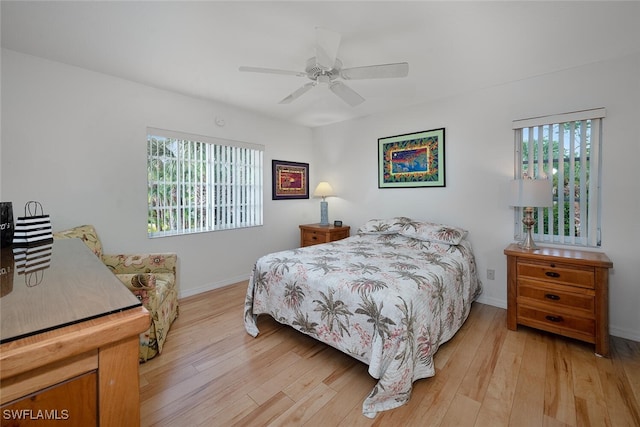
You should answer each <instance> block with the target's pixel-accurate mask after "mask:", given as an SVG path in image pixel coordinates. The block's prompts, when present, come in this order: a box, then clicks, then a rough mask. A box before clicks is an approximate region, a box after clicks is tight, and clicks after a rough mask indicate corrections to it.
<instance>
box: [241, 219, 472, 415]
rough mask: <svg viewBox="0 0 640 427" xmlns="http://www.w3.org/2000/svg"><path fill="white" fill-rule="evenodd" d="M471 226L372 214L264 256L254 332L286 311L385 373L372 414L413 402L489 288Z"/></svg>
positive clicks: (250, 314) (251, 314)
mask: <svg viewBox="0 0 640 427" xmlns="http://www.w3.org/2000/svg"><path fill="white" fill-rule="evenodd" d="M466 234H467V233H466V231H465V230H462V229H460V228H457V227H452V226H447V225H442V224H434V223H431V222H426V221H416V220H412V219H410V218H405V217H395V218H390V219H383V220H379V219H376V220H370V221H367V223H365V224H364V225H363V226H362V227H360V229H359V230H358V232H357V235H354V236H351V237H348V238H346V239H343V240H339V241H336V242H331V243H324V244H320V245H315V246H309V247H304V248H299V249H293V250H288V251H282V252H276V253H272V254H269V255H265V256H263V257H261V258H259V259H258V260H257V262H256V264H255V266H254V268H253V271H252V274H251V277H250V279H249V285H248V288H247V295H246V299H245V308H244V322H245V328H246V330H247V332H248V333H249V334H250V335H252V336H254V337H257V336H258V333H259V330H258V324H257V319H258V316H259V315H260V314H268V315H270V316H272V317H273V318H274V319H275V320H276V321H278V322H280V323H283V324H286V325H289V326H291V327H293V328H295V329H297V330H298V331H300V332H302V333H304V334H307V335H309V336H311V337H313V338H315V339H317V340H319V341H322V342H324V343H326V344H328V345H330V346H333V347H335V348H337V349H338V350H340V351H342V352H344V353H346V354H348V355H350V356H352V357H354V358H356V359H358V360H360V361H362V362H364V363H366V364H367V365H368V366H369V368H368V371H369V374H370V375H371V376H372V377H374V378H375V379H377V380H378V382H377V384H376V385H375V387H374V388H373V390H371V392H370V393H369V395H368V396H367V397H366V398H365V399H364V402H363V406H362V412H363V414H364V415H365V416H367V417H369V418H373V417H375V415H376V414H377V413H378V412H380V411H385V410H389V409H393V408H396V407H398V406H400V405H403V404H405V403H406V402H408V401H409V399H410V397H411V389H412V384H413V382H414V381H416V380H418V379H421V378H428V377H431V376H433V375H434V374H435V368H434V363H433V355H434V354H435V353H436V351H437V350H438V347H439V346H440V345H441V344H443V343H444V342H446V341H448V340H449V339H451V338H452V337H453V335H454V334H455V333H456V332H457V331H458V330H459V329H460V327H461V326H462V324H463V323H464V321H465V320H466V318H467V316H468V314H469V311H470V309H471V303H472V302H473V301H474V300H475V299H476V298H477V297H478V295H479V294H480V292H481V283H480V281H479V279H478V275H477V269H476V265H475V260H474V255H473V252H472V248H471V245H470V243H469V241H468V240H466V238H465V237H466Z"/></svg>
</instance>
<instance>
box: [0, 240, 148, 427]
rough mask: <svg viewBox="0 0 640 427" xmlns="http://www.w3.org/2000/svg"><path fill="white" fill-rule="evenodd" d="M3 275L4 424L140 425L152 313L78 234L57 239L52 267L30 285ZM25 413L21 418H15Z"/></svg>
mask: <svg viewBox="0 0 640 427" xmlns="http://www.w3.org/2000/svg"><path fill="white" fill-rule="evenodd" d="M6 258H7V257H6V254H5V252H3V261H2V264H3V265H2V267H3V268H4V271H7V270H8V269H9V268H11V269H13V270H14V274H13V283H11V284H10V286H9V285H8V283H7V280H6V279H7V278H6V277H5V278H4V279H3V293H2V298H0V310H1V316H2V319H1V320H2V324H1V331H2V334H1V340H2V344H1V345H0V404H1V406H2V411H1V412H0V414H1V415H0V418H1V421H2V425H3V426H4V425H21V426H26V425H42V424H43V421H42V418H40V419H34V418H35V417H38V416H40V417H45V418H48V419H50V420H56V421H55V423H56V425H77V426H90V425H100V426H123V425H127V426H137V425H139V424H140V404H139V402H140V395H139V377H138V345H139V338H138V335H139V334H140V333H141V332H143V331H145V330H146V329H147V328H148V327H149V313H148V312H147V310H146V309H145V308H144V307H142V305H141V304H140V302H139V301H138V299H137V298H135V296H133V294H131V293H130V292H129V291H128V290H127V289H126V288H125V287H124V286H123V285H122V284H121V283H120V281H119V280H118V279H117V278H116V277H115V276H114V275H113V274H112V273H111V272H110V271H109V269H108V268H107V267H106V266H105V265H104V264H102V262H101V261H100V260H99V259H98V258H97V257H95V256H94V255H93V253H91V251H90V250H89V249H88V248H87V247H86V246H85V245H84V244H83V243H82V242H81V241H80V240H78V239H70V240H60V241H56V242H55V243H54V246H53V251H52V255H51V262H50V266H49V267H48V268H46V269H44V270H41V271H40V274H41V280H39V281H37V283H36V282H31V285H30V286H28V285H27V283H29V282H28V280H26V279H27V275H25V274H19V273H18V271H17V269H15V264H14V265H13V266H12V265H10V264H8V263H7V261H6ZM18 416H21V417H22V419H21V420H19V421H18V420H17V417H18Z"/></svg>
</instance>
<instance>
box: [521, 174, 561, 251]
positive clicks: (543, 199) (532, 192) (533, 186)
mask: <svg viewBox="0 0 640 427" xmlns="http://www.w3.org/2000/svg"><path fill="white" fill-rule="evenodd" d="M511 206H514V207H522V208H524V218H523V219H522V223H523V224H524V225H525V227H527V232H526V235H525V237H524V239H523V240H522V242H520V244H519V246H520V247H521V248H522V249H527V250H534V249H537V248H538V246H537V245H536V244H535V242H534V241H533V236H532V235H531V229H532V228H533V226H534V225H535V224H536V220H535V218H534V217H533V209H534V208H541V207H550V206H553V197H552V192H551V180H549V179H515V180H513V181H511Z"/></svg>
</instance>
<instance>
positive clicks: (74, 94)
mask: <svg viewBox="0 0 640 427" xmlns="http://www.w3.org/2000/svg"><path fill="white" fill-rule="evenodd" d="M607 3H608V2H607ZM2 7H3V10H2V19H3V37H2V43H3V50H2V88H1V89H2V94H1V95H2V158H1V162H2V163H1V164H2V172H1V179H2V182H1V191H2V200H12V201H13V203H14V209H19V207H20V206H22V205H23V204H24V203H25V202H26V201H27V200H31V199H36V200H39V201H41V202H42V203H43V205H44V206H45V208H46V210H47V212H48V213H49V214H51V216H52V218H53V225H54V228H55V229H64V228H68V227H72V226H75V225H78V224H84V223H88V222H90V223H92V224H94V225H95V226H96V228H97V229H98V230H99V232H100V233H101V235H102V236H104V237H103V240H104V245H105V250H106V251H108V252H116V251H122V252H129V251H147V252H148V251H175V252H177V253H178V254H179V259H180V261H179V262H180V264H179V274H180V276H179V287H180V294H181V297H188V296H192V295H197V294H198V293H200V292H204V291H207V290H210V289H214V288H218V287H222V286H225V285H229V284H233V283H237V282H240V281H243V280H246V278H247V277H248V274H249V272H250V269H251V267H252V265H253V263H254V262H255V260H256V259H257V258H258V257H259V256H262V255H263V254H266V253H270V252H274V251H277V250H281V249H286V248H291V247H295V246H297V245H298V239H299V230H298V225H299V224H305V223H312V222H317V221H318V218H319V212H318V210H319V209H318V200H317V199H310V200H296V201H272V200H270V197H269V190H268V189H266V190H265V211H264V218H265V225H264V226H263V227H258V228H251V229H242V230H235V231H222V232H216V233H206V234H198V235H191V236H179V237H172V238H166V239H152V240H150V239H148V238H147V236H146V231H144V230H145V229H146V222H145V218H146V208H147V207H146V202H145V200H146V176H145V173H146V172H145V161H146V159H145V149H144V142H143V141H144V140H145V132H146V128H147V127H148V126H155V127H160V128H164V129H173V130H179V131H185V132H190V133H197V134H203V135H212V136H222V137H225V138H229V139H235V140H239V141H248V142H255V143H261V144H265V146H266V147H267V154H266V156H265V159H284V160H290V161H299V162H308V163H310V165H311V168H310V169H311V172H310V173H311V177H310V178H311V185H312V186H313V185H314V184H315V183H317V182H319V181H321V180H326V181H329V182H330V183H331V184H332V185H333V187H334V189H335V191H336V193H337V194H338V197H334V198H330V199H329V215H330V219H331V220H332V221H333V220H334V219H339V220H342V221H343V222H344V223H345V224H346V225H350V226H351V227H352V230H355V229H356V228H357V227H358V226H359V225H361V224H363V223H364V222H365V221H366V220H368V219H370V218H372V217H379V218H382V217H392V216H396V215H406V216H409V217H413V218H420V219H430V220H433V221H438V222H444V223H450V224H453V225H459V226H461V227H464V228H466V229H467V230H469V237H470V240H471V242H472V243H473V246H474V250H475V253H476V260H477V263H478V269H479V271H480V272H481V280H482V282H483V285H484V292H483V294H482V296H481V297H480V300H479V301H480V302H482V303H485V304H489V305H492V306H496V307H502V308H504V307H506V286H505V283H506V261H505V257H504V254H503V252H502V251H503V249H504V248H505V247H506V245H507V244H509V243H511V242H512V241H513V210H512V209H511V208H510V207H509V206H508V197H507V194H506V190H505V188H506V183H507V181H508V180H509V178H510V177H512V175H513V131H512V129H511V122H512V120H514V119H520V118H526V117H532V116H538V115H544V114H553V113H560V112H568V111H575V110H581V109H585V108H596V107H605V108H606V109H607V118H606V119H605V133H604V135H605V136H604V152H603V171H604V172H603V189H602V194H603V210H602V229H603V233H602V234H603V239H602V242H603V243H602V247H601V248H599V250H601V251H603V252H605V253H607V255H608V256H609V257H610V258H611V260H612V261H613V263H614V269H613V271H612V274H611V278H610V280H611V283H610V289H611V291H610V298H609V300H610V308H611V309H610V330H611V334H612V335H615V336H619V337H623V338H627V339H632V340H635V341H640V330H639V329H638V328H639V326H638V325H640V317H639V316H640V314H639V312H638V310H637V309H636V307H637V305H638V303H640V285H639V283H638V279H637V278H638V277H639V276H640V270H639V268H640V265H639V263H638V262H637V260H638V256H637V254H636V253H635V251H636V242H637V241H638V240H639V239H640V228H639V227H638V226H637V225H635V226H634V225H633V224H635V222H634V221H635V220H634V218H636V217H638V216H639V215H640V203H639V198H638V194H640V182H639V181H638V180H637V179H630V177H633V174H632V173H631V171H633V170H634V165H635V163H636V159H637V158H638V156H639V155H640V144H639V141H638V133H637V130H636V129H635V127H634V126H633V125H634V124H635V123H636V122H637V118H638V117H639V116H640V105H639V104H640V103H639V102H638V99H640V87H639V85H638V79H637V76H638V75H640V48H639V46H638V40H640V37H639V36H638V29H637V28H633V27H625V26H624V25H622V24H620V23H625V22H628V19H629V17H630V16H633V15H634V14H635V16H636V17H637V13H638V9H637V6H635V8H634V6H633V5H627V6H625V7H624V8H621V9H620V10H617V12H612V13H610V14H606V18H607V21H606V22H605V23H604V24H603V26H604V27H606V28H609V27H611V28H613V29H616V30H618V31H627V32H628V33H622V34H620V33H613V34H611V33H612V31H607V33H608V34H610V36H611V37H612V38H613V40H610V39H609V40H608V39H606V38H604V39H602V40H600V41H602V43H604V47H603V48H602V49H601V52H604V53H601V54H600V56H598V57H596V58H594V57H591V56H589V55H588V53H586V52H585V51H584V50H577V51H578V52H580V53H581V54H582V55H584V57H578V58H577V59H575V62H574V63H572V65H571V66H570V67H566V66H562V65H557V66H556V67H555V68H554V69H553V70H552V71H548V72H546V73H544V74H535V75H530V76H527V77H526V78H523V79H519V80H513V81H504V82H497V83H494V84H490V85H484V86H482V87H477V86H475V83H476V82H473V81H468V80H461V81H460V83H459V87H458V88H457V90H456V91H454V92H453V93H447V94H446V95H443V96H441V97H439V98H437V99H433V100H431V101H430V102H424V103H420V104H416V105H409V104H407V105H406V106H404V107H399V108H397V109H396V110H394V111H386V112H378V113H373V114H371V115H369V116H365V117H357V118H353V119H351V120H346V121H343V122H339V123H334V124H327V125H322V126H303V125H298V124H290V123H287V122H285V121H284V120H279V119H273V118H271V117H268V116H266V115H262V114H257V113H254V112H251V111H249V110H247V109H244V108H238V107H235V106H232V105H231V101H232V98H231V97H230V98H229V99H218V100H206V99H203V98H198V97H195V96H186V95H183V94H178V93H175V92H172V91H169V90H165V89H161V88H155V87H151V86H147V85H143V84H139V83H135V82H133V81H129V80H125V79H121V78H118V77H113V76H111V75H109V73H108V72H106V71H105V72H95V71H89V70H86V69H83V68H82V67H79V66H73V65H67V64H65V63H64V62H65V61H64V60H62V59H58V60H51V59H46V58H47V53H46V52H40V54H36V53H31V54H28V53H27V54H25V53H21V52H20V51H19V50H18V49H16V48H12V46H6V43H7V41H6V39H7V37H6V35H5V34H4V32H5V31H7V25H6V23H5V22H4V20H5V19H8V18H7V16H6V10H5V7H6V4H5V2H3V5H2ZM25 7H26V6H25ZM252 7H253V8H255V9H256V10H257V11H256V12H254V14H251V15H247V19H249V17H253V18H254V19H255V21H258V18H257V17H256V16H258V15H260V8H258V7H257V6H256V5H255V4H251V5H250V6H249V5H247V6H246V8H247V9H249V10H250V9H251V8H252ZM309 7H311V6H309ZM477 7H478V8H481V6H477ZM599 7H603V8H605V7H606V6H602V5H601V4H600V6H599ZM611 7H613V8H614V9H615V8H616V6H611ZM625 8H631V9H630V10H631V12H629V11H628V10H625ZM249 10H243V13H245V14H248V12H249ZM606 10H609V9H606ZM396 13H397V14H398V15H400V14H401V12H400V11H398V12H396ZM598 14H599V12H598V11H595V12H594V15H596V16H597V15H598ZM465 16H466V15H465ZM123 19H124V18H123ZM591 19H595V18H594V16H593V15H591ZM379 20H380V17H378V21H375V22H379ZM123 22H124V21H123ZM634 22H635V21H634ZM251 23H252V24H256V25H257V22H254V21H251ZM303 24H304V25H303ZM265 25H266V24H265ZM313 25H314V23H313V19H311V18H307V21H306V22H303V23H300V24H299V26H300V27H303V26H308V27H312V26H313ZM563 25H566V27H567V28H566V31H567V33H569V32H571V31H572V30H573V31H574V32H577V33H578V34H582V33H580V31H577V30H578V29H579V28H580V27H579V24H578V23H576V22H567V23H565V24H563ZM574 26H575V27H574ZM256 28H261V27H260V26H256ZM508 28H510V29H512V27H511V26H509V27H508ZM256 31H258V30H256ZM265 31H266V30H265ZM460 31H461V32H460V33H459V34H462V35H463V36H464V39H465V40H466V39H471V38H473V37H474V34H468V33H464V30H460ZM283 33H286V32H285V31H283V32H282V33H281V34H283ZM369 36H370V37H372V39H374V40H375V38H374V37H373V36H372V35H370V34H369ZM285 37H286V36H285ZM615 37H618V39H615ZM104 42H105V43H106V46H109V40H108V39H106V40H104ZM303 58H305V59H306V57H304V53H303ZM258 59H259V58H255V57H242V60H240V59H239V60H238V62H237V64H235V66H236V67H237V65H261V64H260V63H259V62H257V61H258ZM476 59H477V58H476ZM159 65H161V62H160V61H159V63H158V66H159ZM267 65H268V64H267ZM272 65H273V66H277V65H278V64H277V63H274V64H272ZM466 65H467V64H465V63H462V64H460V63H457V66H458V67H465V66H466ZM105 66H106V64H105ZM470 66H471V67H474V63H470ZM477 71H478V72H479V71H482V70H477ZM485 77H486V76H485ZM197 78H208V76H197ZM267 81H268V80H267ZM294 84H295V82H294ZM585 87H588V90H585ZM292 89H293V88H292ZM434 90H435V89H434ZM270 93H271V92H270ZM286 93H287V92H286V91H285V93H283V94H282V96H284V94H286ZM372 94H375V90H373V91H372ZM273 96H275V99H274V100H273V103H274V109H275V108H276V107H277V106H276V105H275V103H276V102H277V100H278V99H279V98H278V96H280V94H279V93H274V95H273ZM215 117H222V118H224V120H225V122H226V124H225V126H224V127H220V126H217V125H216V124H215V120H214V118H215ZM247 124H248V125H247ZM439 127H444V128H445V129H446V132H447V134H446V137H447V140H446V156H447V171H446V173H447V182H446V187H444V188H426V189H424V188H422V189H420V188H418V189H378V188H377V170H376V167H377V146H376V141H377V139H378V138H381V137H386V136H390V135H397V134H400V133H407V132H416V131H422V130H427V129H434V128H439ZM356 162H357V163H356ZM265 176H266V177H265V182H268V181H267V178H268V177H269V175H268V171H265ZM45 183H46V185H45ZM443 206H446V209H443V208H442V207H443ZM247 242H251V244H247ZM212 266H213V269H212ZM488 269H491V270H494V271H495V280H488V279H487V278H486V271H487V270H488Z"/></svg>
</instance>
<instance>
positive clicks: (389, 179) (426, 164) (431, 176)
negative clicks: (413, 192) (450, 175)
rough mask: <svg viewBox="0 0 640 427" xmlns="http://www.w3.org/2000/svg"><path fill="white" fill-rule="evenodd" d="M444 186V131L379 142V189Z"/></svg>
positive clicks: (421, 133)
mask: <svg viewBox="0 0 640 427" xmlns="http://www.w3.org/2000/svg"><path fill="white" fill-rule="evenodd" d="M444 186H445V163H444V128H440V129H432V130H426V131H422V132H415V133H407V134H404V135H396V136H388V137H385V138H379V139H378V188H407V187H444Z"/></svg>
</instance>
